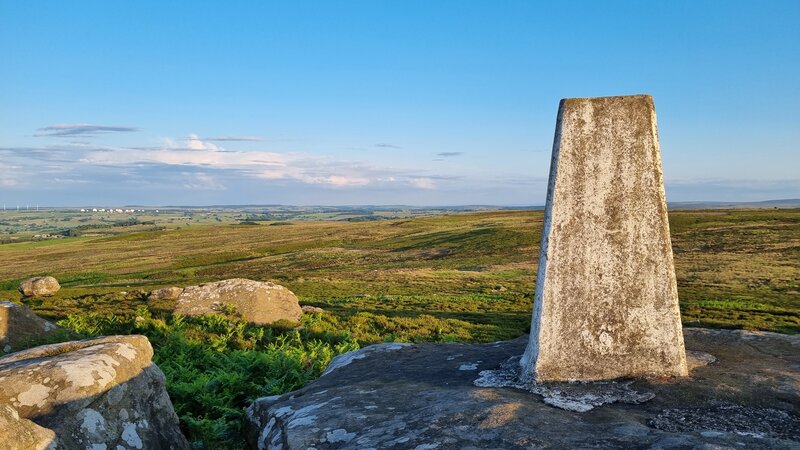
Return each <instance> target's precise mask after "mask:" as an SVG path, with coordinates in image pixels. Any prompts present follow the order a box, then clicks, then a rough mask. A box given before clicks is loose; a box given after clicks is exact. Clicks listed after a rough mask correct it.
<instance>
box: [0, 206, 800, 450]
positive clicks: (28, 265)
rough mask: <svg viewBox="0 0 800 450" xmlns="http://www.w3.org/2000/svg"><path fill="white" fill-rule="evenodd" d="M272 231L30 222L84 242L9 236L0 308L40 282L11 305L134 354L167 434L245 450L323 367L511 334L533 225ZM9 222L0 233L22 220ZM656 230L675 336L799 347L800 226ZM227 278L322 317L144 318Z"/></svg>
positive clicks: (463, 223) (532, 214)
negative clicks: (155, 393)
mask: <svg viewBox="0 0 800 450" xmlns="http://www.w3.org/2000/svg"><path fill="white" fill-rule="evenodd" d="M275 213H276V211H272V212H266V213H265V212H249V213H248V212H245V211H221V212H202V211H168V212H161V211H160V212H159V213H158V214H155V215H151V216H145V217H140V218H139V219H137V220H138V221H140V222H150V221H152V222H153V223H152V224H143V223H131V222H128V223H121V224H120V223H114V220H116V219H114V216H112V218H111V219H107V218H102V216H100V217H98V216H92V217H90V218H89V219H88V220H84V219H87V218H86V217H81V216H79V215H70V214H71V213H68V212H66V213H65V212H51V213H47V214H45V215H44V216H45V217H44V218H43V219H36V220H37V221H39V220H40V222H37V223H36V224H35V226H36V227H40V228H41V229H48V227H49V229H53V228H57V227H58V226H63V225H64V224H65V223H67V222H68V221H71V222H76V223H82V224H84V225H86V226H84V227H81V228H80V229H79V233H76V234H78V235H79V236H78V237H69V238H47V239H38V240H31V239H30V237H31V235H30V233H31V230H29V229H28V230H23V231H19V232H18V233H17V234H15V236H18V237H19V236H20V235H21V236H22V237H23V239H24V240H26V242H20V243H13V244H3V245H0V299H8V300H16V301H18V300H19V294H18V293H17V292H16V288H17V285H18V284H19V281H20V280H22V279H24V278H27V277H30V276H33V275H44V274H49V275H54V276H56V277H57V278H58V279H59V280H60V281H61V283H62V286H63V289H62V290H61V291H60V292H59V293H58V294H57V295H56V296H54V297H50V298H46V299H40V300H26V303H27V304H28V305H29V306H31V307H32V308H34V310H36V311H37V312H38V313H39V314H41V315H42V316H45V317H48V318H50V319H54V320H58V323H59V324H60V325H62V326H64V327H66V328H69V329H71V330H73V331H75V332H77V333H79V334H80V335H81V336H85V337H88V336H97V335H109V334H132V333H136V334H143V335H145V336H147V337H148V338H149V339H150V342H151V343H152V344H153V347H154V350H155V354H154V357H153V360H154V362H155V363H156V364H158V366H159V367H160V368H161V370H163V371H164V373H165V375H166V380H167V391H168V392H169V395H170V398H171V399H172V402H173V405H174V406H175V410H176V412H177V414H178V416H179V417H180V421H181V428H182V430H183V432H184V433H185V434H186V436H187V437H188V438H189V440H190V441H191V442H192V446H193V448H198V449H209V450H210V449H214V450H219V449H242V448H245V445H244V436H243V429H244V423H245V408H246V407H247V406H248V405H249V404H250V403H251V402H252V400H253V399H255V398H257V397H260V396H265V395H275V394H280V393H284V392H288V391H291V390H293V389H297V388H299V387H301V386H303V385H304V384H306V383H308V382H309V381H310V380H313V379H314V378H316V377H318V376H319V375H320V373H322V371H323V370H324V369H325V367H326V366H327V365H328V363H329V362H330V360H331V358H333V357H334V356H335V355H337V354H340V353H343V352H346V351H349V350H353V349H356V348H358V347H359V346H363V345H366V344H371V343H376V342H382V341H415V342H420V341H431V342H452V341H475V342H487V341H494V340H500V339H509V338H513V337H516V336H519V335H521V334H523V333H525V332H526V331H527V330H528V326H529V324H530V316H531V307H532V303H533V292H534V285H535V273H536V256H537V255H538V252H539V239H540V237H541V228H542V212H541V211H485V212H470V213H463V212H462V213H457V212H453V211H449V212H448V211H443V210H437V211H381V212H379V213H378V214H375V212H374V211H369V210H366V211H355V212H354V211H344V212H342V211H340V212H336V211H307V210H302V209H299V210H297V211H289V212H285V214H286V215H282V216H280V217H274V216H273V214H275ZM431 214H434V215H431ZM64 215H70V217H69V218H67V217H64ZM289 216H291V217H289ZM397 216H404V217H405V218H402V219H392V217H397ZM16 217H17V218H16V219H11V220H8V221H6V223H10V224H11V225H7V226H10V227H17V228H19V227H21V226H22V227H28V226H29V225H30V224H31V222H32V219H33V218H34V217H35V216H34V215H22V214H20V215H19V216H16ZM7 218H8V216H7ZM54 218H57V219H58V220H57V221H56V223H55V224H54V223H53V219H54ZM64 219H67V220H64ZM269 219H272V220H269ZM322 219H324V220H322ZM81 220H84V221H83V222H81ZM670 220H671V225H672V227H671V228H672V237H673V247H674V252H675V265H676V270H677V275H678V290H679V295H680V301H681V310H682V314H683V321H684V324H685V325H689V326H706V327H732V328H749V329H757V330H770V331H778V332H785V333H797V332H800V210H729V211H725V210H713V211H711V210H708V211H697V210H692V211H688V210H686V211H673V212H671V213H670ZM109 221H111V223H109ZM73 225H74V224H73ZM26 233H27V235H26ZM6 235H7V237H11V236H9V233H6ZM232 277H245V278H252V279H256V280H274V281H277V282H278V283H281V284H283V285H285V286H287V287H289V288H290V289H292V290H293V291H294V292H296V293H297V294H298V296H299V297H300V300H301V302H302V303H304V304H311V305H315V306H320V307H322V308H324V309H325V311H326V312H325V313H322V314H313V315H310V314H306V315H304V316H303V318H302V322H301V323H300V325H301V327H299V328H298V327H297V326H296V325H297V324H291V323H279V324H274V325H273V326H269V327H260V326H255V325H252V324H247V323H245V322H242V321H241V320H240V318H238V317H237V316H236V315H235V314H234V315H215V316H208V317H201V318H184V317H176V316H173V315H172V314H171V312H172V309H173V306H174V304H170V303H169V302H161V303H148V302H147V300H146V293H147V291H149V290H151V289H153V288H157V287H162V286H169V285H178V286H186V285H191V284H197V283H201V282H205V281H213V280H219V279H224V278H232Z"/></svg>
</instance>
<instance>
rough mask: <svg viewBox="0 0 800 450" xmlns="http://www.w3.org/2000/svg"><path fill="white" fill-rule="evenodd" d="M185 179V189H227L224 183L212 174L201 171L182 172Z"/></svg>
mask: <svg viewBox="0 0 800 450" xmlns="http://www.w3.org/2000/svg"><path fill="white" fill-rule="evenodd" d="M181 175H182V176H183V177H184V178H185V181H184V183H183V187H185V188H186V189H197V190H206V191H222V190H225V189H227V188H226V187H225V185H223V184H222V183H220V182H218V181H217V180H216V178H214V177H213V176H211V175H209V174H207V173H203V172H196V173H187V172H184V173H182V174H181Z"/></svg>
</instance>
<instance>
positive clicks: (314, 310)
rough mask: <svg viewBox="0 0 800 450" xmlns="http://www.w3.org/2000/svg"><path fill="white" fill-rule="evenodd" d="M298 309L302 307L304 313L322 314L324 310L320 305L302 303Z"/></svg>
mask: <svg viewBox="0 0 800 450" xmlns="http://www.w3.org/2000/svg"><path fill="white" fill-rule="evenodd" d="M300 309H302V310H303V313H305V314H322V313H324V312H325V310H324V309H322V308H320V307H317V306H311V305H303V306H301V307H300Z"/></svg>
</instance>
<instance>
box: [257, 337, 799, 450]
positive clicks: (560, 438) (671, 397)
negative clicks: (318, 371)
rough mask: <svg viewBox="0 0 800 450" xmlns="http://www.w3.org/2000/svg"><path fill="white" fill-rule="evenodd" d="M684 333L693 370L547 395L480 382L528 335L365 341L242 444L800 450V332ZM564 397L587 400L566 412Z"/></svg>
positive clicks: (267, 409) (274, 409) (269, 409)
mask: <svg viewBox="0 0 800 450" xmlns="http://www.w3.org/2000/svg"><path fill="white" fill-rule="evenodd" d="M684 339H685V342H686V348H687V355H688V356H689V361H687V362H688V365H689V367H690V369H691V372H690V376H689V377H688V378H677V379H675V378H671V379H670V378H664V379H654V380H618V381H617V382H616V383H608V382H604V383H585V384H582V383H573V384H564V383H562V384H542V385H541V386H544V387H543V388H542V389H541V390H536V389H528V388H530V386H528V388H524V386H523V388H520V387H519V386H517V387H510V386H508V385H507V386H506V387H494V386H477V385H476V383H475V382H476V380H479V379H481V378H485V375H486V373H485V372H487V371H502V370H503V369H504V364H506V366H505V367H506V368H507V365H508V363H509V361H513V358H517V357H519V355H521V354H522V352H523V351H524V350H525V345H526V342H527V336H522V337H520V338H518V339H516V340H513V341H504V342H497V343H494V344H485V345H471V344H442V345H436V344H424V345H410V346H409V345H405V346H400V345H393V344H381V346H379V347H376V348H374V349H372V348H371V347H367V349H369V350H366V351H365V349H362V350H360V351H359V352H360V353H357V354H355V356H353V355H347V354H346V355H342V356H340V357H339V358H340V359H339V361H338V362H337V361H334V363H335V367H336V368H335V370H332V371H329V372H328V373H327V374H326V375H324V376H322V377H321V378H320V379H318V380H317V381H315V382H314V383H311V384H310V385H308V386H306V387H304V388H302V389H300V390H297V391H294V392H290V393H287V394H284V395H281V396H273V397H265V398H261V399H258V400H256V402H255V403H254V404H253V405H252V406H251V407H250V409H249V410H248V442H249V445H250V447H251V448H258V449H281V450H288V449H303V450H306V449H309V448H314V449H317V450H323V449H369V448H375V449H385V448H389V449H415V450H425V449H428V450H430V449H486V448H492V449H500V448H502V449H537V448H542V449H544V448H553V449H560V448H626V449H627V448H633V449H651V448H652V449H668V448H680V449H692V448H698V449H699V448H756V449H759V448H763V449H766V448H770V449H797V448H800V427H798V426H797V424H799V423H800V422H798V420H799V419H798V417H800V336H789V335H779V334H773V333H759V332H746V331H734V330H706V329H692V328H686V329H684ZM332 365H333V364H332ZM482 373H483V374H482ZM509 379H510V380H512V381H513V376H512V377H511V378H508V379H506V381H508V380H509ZM478 384H481V383H480V382H478ZM554 392H556V394H557V395H555V394H554ZM609 397H614V398H615V399H614V401H613V402H607V401H605V400H608V398H609ZM564 398H566V399H567V400H570V401H575V400H576V399H577V401H581V400H587V399H588V400H587V401H588V402H589V403H590V406H591V408H584V409H583V410H584V412H579V411H580V410H581V409H582V408H569V407H567V408H564V405H563V404H559V401H557V400H559V399H561V400H563V399H564ZM598 399H601V400H603V401H600V400H598ZM562 403H563V402H562ZM567 403H568V404H567V406H574V405H572V404H571V403H569V402H567ZM553 405H555V406H553ZM557 406H561V407H557Z"/></svg>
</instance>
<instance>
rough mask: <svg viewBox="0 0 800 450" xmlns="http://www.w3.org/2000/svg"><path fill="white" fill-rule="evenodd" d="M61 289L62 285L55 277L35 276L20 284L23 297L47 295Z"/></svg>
mask: <svg viewBox="0 0 800 450" xmlns="http://www.w3.org/2000/svg"><path fill="white" fill-rule="evenodd" d="M59 289H61V285H60V284H58V280H56V279H55V278H53V277H34V278H30V279H27V280H25V281H23V282H22V283H20V284H19V292H20V294H22V296H23V297H46V296H48V295H53V294H55V293H56V292H58V290H59Z"/></svg>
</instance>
